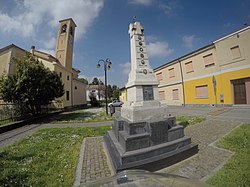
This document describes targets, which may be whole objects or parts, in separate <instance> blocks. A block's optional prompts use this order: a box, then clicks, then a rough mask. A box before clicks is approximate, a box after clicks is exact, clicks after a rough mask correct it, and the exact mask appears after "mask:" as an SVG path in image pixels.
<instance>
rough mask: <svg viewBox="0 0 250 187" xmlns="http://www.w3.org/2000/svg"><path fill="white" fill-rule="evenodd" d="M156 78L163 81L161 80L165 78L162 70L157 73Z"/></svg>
mask: <svg viewBox="0 0 250 187" xmlns="http://www.w3.org/2000/svg"><path fill="white" fill-rule="evenodd" d="M156 78H157V80H158V81H161V80H162V79H163V78H162V72H160V73H157V74H156Z"/></svg>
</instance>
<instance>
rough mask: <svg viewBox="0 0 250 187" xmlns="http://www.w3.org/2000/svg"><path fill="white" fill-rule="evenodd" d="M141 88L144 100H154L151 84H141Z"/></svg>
mask: <svg viewBox="0 0 250 187" xmlns="http://www.w3.org/2000/svg"><path fill="white" fill-rule="evenodd" d="M142 89H143V100H144V101H149V100H154V91H153V86H142Z"/></svg>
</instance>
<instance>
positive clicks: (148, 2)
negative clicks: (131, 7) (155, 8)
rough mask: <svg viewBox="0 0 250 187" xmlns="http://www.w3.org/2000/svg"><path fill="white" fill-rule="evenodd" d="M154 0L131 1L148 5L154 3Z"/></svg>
mask: <svg viewBox="0 0 250 187" xmlns="http://www.w3.org/2000/svg"><path fill="white" fill-rule="evenodd" d="M153 1H154V0H130V1H129V2H130V3H132V4H139V5H144V6H148V5H151V4H152V3H153Z"/></svg>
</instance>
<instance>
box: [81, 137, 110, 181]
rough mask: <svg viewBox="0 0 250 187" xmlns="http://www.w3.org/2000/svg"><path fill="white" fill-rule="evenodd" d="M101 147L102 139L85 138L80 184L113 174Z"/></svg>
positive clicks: (102, 144)
mask: <svg viewBox="0 0 250 187" xmlns="http://www.w3.org/2000/svg"><path fill="white" fill-rule="evenodd" d="M103 146H104V142H103V137H91V138H86V140H85V146H84V155H83V162H82V170H81V183H86V182H90V181H94V180H96V179H100V178H105V177H109V176H111V174H113V172H112V169H111V166H110V164H109V161H108V159H107V156H106V154H105V152H104V147H103Z"/></svg>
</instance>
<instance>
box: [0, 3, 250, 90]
mask: <svg viewBox="0 0 250 187" xmlns="http://www.w3.org/2000/svg"><path fill="white" fill-rule="evenodd" d="M249 10H250V0H206V1H205V0H0V48H2V47H5V46H7V45H9V44H11V43H14V44H15V45H17V46H19V47H21V48H23V49H26V50H29V49H30V47H31V46H32V45H35V46H36V49H38V50H41V51H44V52H48V53H50V54H52V55H54V53H55V47H56V37H57V29H58V21H59V20H61V19H66V18H69V17H71V18H73V19H74V21H75V23H76V24H77V28H76V39H75V44H74V60H73V66H74V67H75V68H77V69H79V70H80V71H81V73H80V77H84V78H87V79H88V81H92V79H93V77H98V78H101V79H103V77H104V76H103V74H104V71H103V69H102V68H101V69H97V68H96V64H97V62H98V60H99V59H106V58H110V59H111V61H112V63H113V64H112V68H111V70H110V71H109V72H108V83H109V84H112V85H113V84H115V85H117V86H119V87H123V86H124V85H125V84H126V82H127V79H128V73H129V68H130V43H129V35H128V26H129V23H130V22H131V21H132V18H133V16H136V17H137V21H140V22H141V23H142V24H143V26H144V28H145V38H146V43H147V50H148V53H149V63H150V65H151V67H152V68H156V67H158V66H160V65H162V64H165V63H167V62H169V61H171V60H174V59H175V58H178V57H180V56H183V55H185V54H187V53H189V52H192V51H194V50H196V49H199V48H200V47H203V46H205V45H207V44H210V43H211V42H213V41H215V40H216V39H218V38H220V37H223V36H225V35H227V34H230V33H231V32H234V31H236V30H238V29H240V28H243V25H244V24H248V25H249V24H250V11H249Z"/></svg>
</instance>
